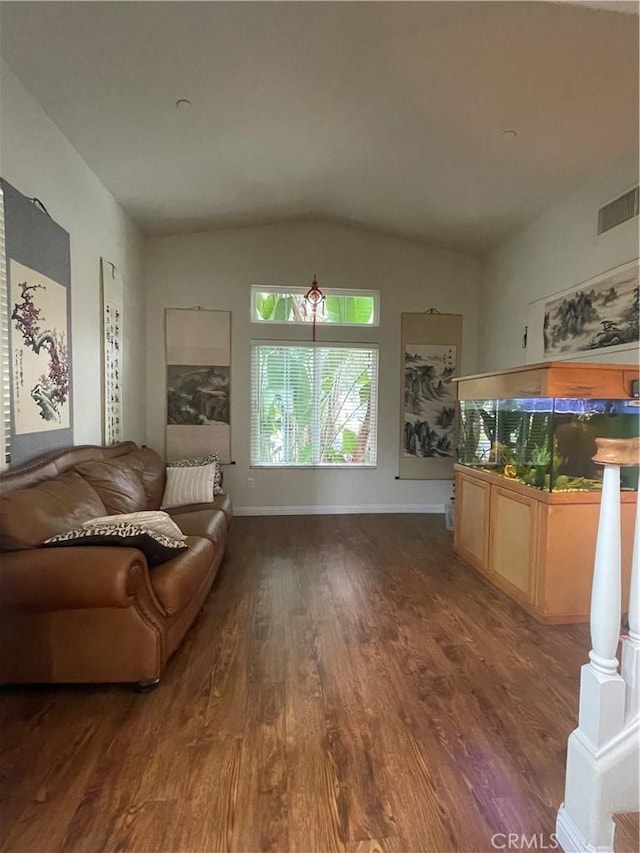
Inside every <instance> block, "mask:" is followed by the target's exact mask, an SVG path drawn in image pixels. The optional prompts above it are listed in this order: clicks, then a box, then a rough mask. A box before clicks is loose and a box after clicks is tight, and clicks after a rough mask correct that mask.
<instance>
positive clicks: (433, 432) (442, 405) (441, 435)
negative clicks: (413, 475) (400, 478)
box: [403, 344, 456, 458]
mask: <svg viewBox="0 0 640 853" xmlns="http://www.w3.org/2000/svg"><path fill="white" fill-rule="evenodd" d="M455 373H456V347H455V346H449V345H441V344H406V345H405V352H404V436H403V438H404V455H405V456H415V457H420V458H425V457H440V458H442V457H453V456H454V455H455V448H454V434H455V414H456V410H455V399H456V398H455V388H454V386H453V384H452V382H451V378H452V377H453V376H454V375H455Z"/></svg>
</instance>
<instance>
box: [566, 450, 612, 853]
mask: <svg viewBox="0 0 640 853" xmlns="http://www.w3.org/2000/svg"><path fill="white" fill-rule="evenodd" d="M622 445H624V442H622ZM597 447H598V453H597V454H596V456H595V457H594V461H596V462H598V463H600V464H603V465H604V477H603V483H602V497H601V504H600V520H599V523H598V539H597V543H596V554H595V563H594V570H593V586H592V592H591V620H590V621H591V643H592V649H591V651H590V653H589V663H588V664H585V665H584V666H583V667H582V670H581V674H580V710H579V716H578V728H577V729H575V730H574V731H573V732H572V733H571V735H570V736H569V743H568V747H567V774H566V781H565V797H564V803H563V804H562V806H561V807H560V810H559V812H558V820H557V824H556V831H557V837H558V841H559V842H560V844H561V846H562V848H563V849H564V850H565V851H567V853H569V852H570V851H595V850H597V851H612V850H613V837H614V831H615V824H614V822H613V817H612V812H611V809H610V805H611V804H610V803H609V802H608V792H607V790H606V786H605V784H604V777H603V775H602V768H601V765H600V761H599V759H600V755H601V750H602V748H603V747H604V746H605V745H606V744H607V743H608V742H609V741H611V740H612V738H614V737H615V736H616V735H618V734H619V733H620V732H622V730H623V728H624V723H625V682H624V679H623V678H622V676H621V675H620V674H619V672H618V660H617V658H616V651H617V647H618V642H619V639H620V619H621V616H622V613H621V586H622V561H621V531H620V464H621V459H620V458H619V455H618V454H619V452H620V447H621V443H620V442H619V441H617V440H615V439H597ZM623 464H624V463H623Z"/></svg>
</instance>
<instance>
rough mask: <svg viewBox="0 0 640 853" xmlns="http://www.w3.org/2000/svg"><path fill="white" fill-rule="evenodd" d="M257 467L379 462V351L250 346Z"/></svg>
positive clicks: (253, 447) (254, 461)
mask: <svg viewBox="0 0 640 853" xmlns="http://www.w3.org/2000/svg"><path fill="white" fill-rule="evenodd" d="M251 372H252V383H251V387H252V408H251V465H252V467H262V466H264V467H271V466H322V467H324V466H345V467H349V466H370V467H373V466H375V464H376V443H377V442H376V424H377V392H378V350H377V348H376V347H372V346H371V345H370V344H368V345H367V346H362V347H360V346H343V345H340V346H327V345H324V344H323V345H322V346H309V345H305V346H299V345H288V344H287V345H284V344H276V343H254V344H252V347H251Z"/></svg>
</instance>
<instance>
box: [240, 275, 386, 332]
mask: <svg viewBox="0 0 640 853" xmlns="http://www.w3.org/2000/svg"><path fill="white" fill-rule="evenodd" d="M307 290H308V288H303V287H263V286H260V285H255V286H253V287H252V288H251V320H252V322H254V323H311V322H312V321H313V314H312V312H311V310H310V309H309V308H308V306H306V305H305V301H304V295H305V293H306V292H307ZM322 290H323V293H324V294H325V300H324V304H323V305H322V306H320V307H319V308H318V311H317V314H316V322H317V323H321V324H327V325H331V324H333V325H338V326H377V325H378V313H379V303H380V294H379V293H378V292H377V291H375V290H336V289H331V290H325V289H324V288H323V289H322Z"/></svg>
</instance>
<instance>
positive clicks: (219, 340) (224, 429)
mask: <svg viewBox="0 0 640 853" xmlns="http://www.w3.org/2000/svg"><path fill="white" fill-rule="evenodd" d="M166 346H167V458H168V459H178V458H183V457H189V456H206V455H208V454H211V453H217V454H218V456H219V457H220V461H221V462H230V461H231V411H230V403H231V399H230V391H231V312H229V311H210V310H205V309H180V308H175V309H174V308H171V309H167V312H166Z"/></svg>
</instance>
